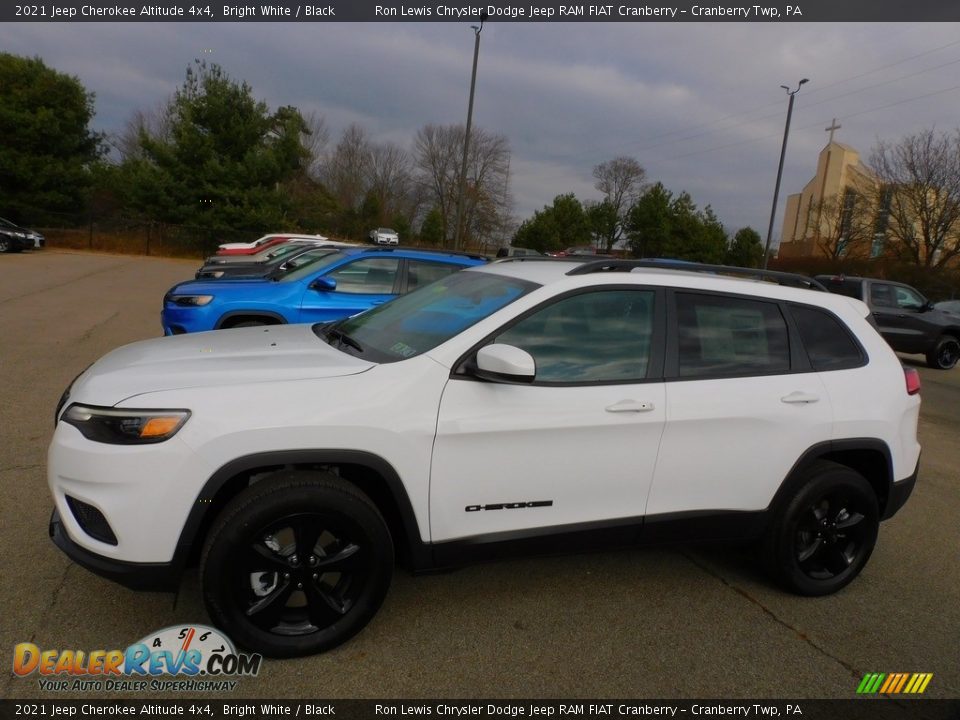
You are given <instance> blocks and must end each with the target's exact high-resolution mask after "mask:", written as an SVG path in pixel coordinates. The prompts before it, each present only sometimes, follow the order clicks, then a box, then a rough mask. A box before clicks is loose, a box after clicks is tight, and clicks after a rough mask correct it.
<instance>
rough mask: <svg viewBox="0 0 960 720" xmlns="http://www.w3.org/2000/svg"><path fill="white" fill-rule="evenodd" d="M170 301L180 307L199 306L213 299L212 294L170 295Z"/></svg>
mask: <svg viewBox="0 0 960 720" xmlns="http://www.w3.org/2000/svg"><path fill="white" fill-rule="evenodd" d="M169 300H170V302H172V303H173V304H174V305H180V306H182V307H199V306H202V305H207V304H209V302H210V301H211V300H213V295H170V296H169Z"/></svg>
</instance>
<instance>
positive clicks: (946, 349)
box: [927, 335, 960, 370]
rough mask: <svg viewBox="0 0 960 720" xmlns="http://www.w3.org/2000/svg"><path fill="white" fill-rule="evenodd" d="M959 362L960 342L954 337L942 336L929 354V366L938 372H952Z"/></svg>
mask: <svg viewBox="0 0 960 720" xmlns="http://www.w3.org/2000/svg"><path fill="white" fill-rule="evenodd" d="M958 360H960V340H958V339H957V338H955V337H953V336H952V335H941V336H940V337H939V338H937V342H935V343H934V345H933V347H932V348H931V349H930V352H928V353H927V365H929V366H930V367H932V368H936V369H937V370H950V369H951V368H953V367H955V366H956V364H957V361H958Z"/></svg>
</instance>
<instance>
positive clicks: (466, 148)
mask: <svg viewBox="0 0 960 720" xmlns="http://www.w3.org/2000/svg"><path fill="white" fill-rule="evenodd" d="M486 19H487V13H486V11H485V10H484V11H483V12H481V13H480V24H479V25H471V26H470V29H471V30H473V35H474V42H473V72H472V73H471V74H470V102H469V103H468V104H467V131H466V133H465V134H464V136H463V161H462V162H461V163H460V189H459V191H458V193H457V215H456V220H455V224H454V228H453V249H454V250H459V249H460V231H461V227H460V226H461V224H462V222H463V202H464V195H465V194H466V189H467V159H468V157H469V153H470V128H471V126H472V125H473V91H474V89H476V87H477V58H478V57H479V56H480V33H481V32H482V31H483V21H484V20H486Z"/></svg>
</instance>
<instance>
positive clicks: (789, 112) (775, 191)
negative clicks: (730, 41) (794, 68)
mask: <svg viewBox="0 0 960 720" xmlns="http://www.w3.org/2000/svg"><path fill="white" fill-rule="evenodd" d="M808 82H810V81H809V80H808V79H807V78H804V79H803V80H801V81H800V82H799V84H798V85H797V89H796V90H793V91H791V90H790V88H789V87H787V86H786V85H781V86H780V87H782V88H783V89H784V90H786V91H787V95H789V96H790V102H789V103H787V123H786V125H784V127H783V145H782V146H781V148H780V167H778V168H777V184H776V185H774V186H773V207H772V208H770V225H769V227H767V244H766V246H765V247H764V248H763V269H764V270H766V269H767V263H768V262H769V260H770V241H771V240H772V239H773V221H774V218H776V216H777V197H778V196H779V195H780V179H781V178H782V177H783V159H784V157H785V156H786V154H787V137H788V136H789V135H790V116H791V115H793V96H794V95H796V94H797V93H798V92H800V88H801V87H802V86H803V84H804V83H808Z"/></svg>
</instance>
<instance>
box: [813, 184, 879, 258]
mask: <svg viewBox="0 0 960 720" xmlns="http://www.w3.org/2000/svg"><path fill="white" fill-rule="evenodd" d="M874 194H875V193H871V192H869V191H865V192H860V191H858V190H855V189H853V188H851V187H848V188H846V190H845V192H844V194H843V195H840V196H833V197H829V198H825V199H823V200H819V201H817V202H811V203H810V205H809V206H808V207H807V212H806V218H805V226H806V227H805V229H804V234H803V237H805V238H810V239H812V240H813V242H814V244H815V245H816V247H817V248H819V249H820V250H821V252H823V254H824V255H825V256H826V257H828V258H830V259H832V260H838V259H839V258H842V257H863V256H866V255H867V254H868V253H869V250H870V243H871V241H872V240H873V230H874V225H875V219H876V209H877V203H876V202H875V198H874V197H873V195H874Z"/></svg>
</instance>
